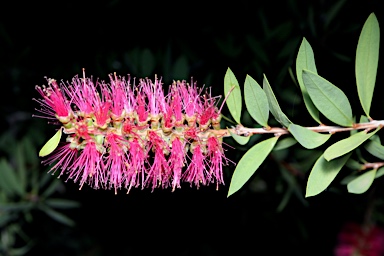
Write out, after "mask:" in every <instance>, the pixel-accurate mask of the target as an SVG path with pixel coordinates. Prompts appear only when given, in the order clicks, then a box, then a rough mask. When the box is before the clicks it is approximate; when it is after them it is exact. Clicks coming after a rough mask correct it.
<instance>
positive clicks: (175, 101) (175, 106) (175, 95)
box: [171, 84, 184, 124]
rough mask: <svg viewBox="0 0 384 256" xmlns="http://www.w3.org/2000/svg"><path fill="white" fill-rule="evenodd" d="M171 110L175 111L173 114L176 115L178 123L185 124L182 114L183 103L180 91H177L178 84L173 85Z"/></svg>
mask: <svg viewBox="0 0 384 256" xmlns="http://www.w3.org/2000/svg"><path fill="white" fill-rule="evenodd" d="M171 96H172V99H171V109H172V110H173V114H174V115H175V119H176V123H179V124H182V122H183V119H184V118H183V113H182V107H181V106H182V102H181V96H180V91H179V90H178V89H177V87H176V84H173V85H172V88H171Z"/></svg>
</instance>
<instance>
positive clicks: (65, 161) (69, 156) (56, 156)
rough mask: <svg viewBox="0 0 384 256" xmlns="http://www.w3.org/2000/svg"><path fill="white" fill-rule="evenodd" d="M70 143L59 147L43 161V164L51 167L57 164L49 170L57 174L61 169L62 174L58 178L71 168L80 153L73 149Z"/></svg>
mask: <svg viewBox="0 0 384 256" xmlns="http://www.w3.org/2000/svg"><path fill="white" fill-rule="evenodd" d="M70 145H71V144H70V143H66V144H64V145H62V146H59V147H58V148H57V149H55V151H54V152H53V153H52V155H50V156H49V157H48V158H47V159H45V160H43V161H42V163H44V164H47V165H51V164H53V163H55V162H56V161H57V162H56V164H55V165H54V166H53V167H52V168H51V169H50V170H49V172H52V173H55V172H56V171H57V170H58V169H59V168H61V172H60V174H59V176H58V177H60V176H61V175H63V173H65V172H66V171H67V170H68V169H69V168H68V167H69V166H70V165H71V164H72V163H73V161H74V160H75V159H76V157H77V154H78V151H77V149H71V147H70Z"/></svg>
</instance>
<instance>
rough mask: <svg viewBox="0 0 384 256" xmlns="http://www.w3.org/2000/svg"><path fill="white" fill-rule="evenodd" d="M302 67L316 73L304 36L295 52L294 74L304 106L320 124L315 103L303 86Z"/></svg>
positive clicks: (312, 57) (313, 60)
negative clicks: (297, 50)
mask: <svg viewBox="0 0 384 256" xmlns="http://www.w3.org/2000/svg"><path fill="white" fill-rule="evenodd" d="M303 69H307V70H311V71H312V72H313V73H316V74H317V69H316V64H315V58H314V56H313V51H312V47H311V45H310V44H309V43H308V41H307V40H306V39H305V37H304V38H303V41H302V42H301V45H300V48H299V52H298V53H297V58H296V76H297V81H298V82H299V86H300V90H301V93H302V94H303V99H304V103H305V106H306V108H307V109H308V112H309V114H310V115H311V116H312V118H313V119H315V121H316V122H318V123H319V124H321V121H320V118H319V110H318V109H317V108H316V107H315V105H313V102H312V100H311V98H310V97H309V94H308V92H307V89H306V88H305V86H304V82H303V76H302V73H303Z"/></svg>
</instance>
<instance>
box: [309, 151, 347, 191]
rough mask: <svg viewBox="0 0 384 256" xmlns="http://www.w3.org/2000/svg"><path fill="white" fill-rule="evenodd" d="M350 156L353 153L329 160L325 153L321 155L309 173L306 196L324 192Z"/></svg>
mask: <svg viewBox="0 0 384 256" xmlns="http://www.w3.org/2000/svg"><path fill="white" fill-rule="evenodd" d="M350 156H351V154H348V155H345V156H343V157H341V158H338V159H335V160H332V161H329V162H328V161H327V160H325V158H324V155H321V156H320V157H319V158H318V159H317V161H316V163H315V165H314V166H313V168H312V171H311V173H310V174H309V177H308V181H307V190H306V194H305V197H310V196H315V195H317V194H320V193H321V192H323V191H324V190H325V189H326V188H327V187H328V186H329V184H331V182H332V181H333V180H334V179H335V177H336V175H337V174H338V173H339V172H340V170H341V168H342V167H343V166H344V165H345V163H346V162H347V160H348V158H349V157H350Z"/></svg>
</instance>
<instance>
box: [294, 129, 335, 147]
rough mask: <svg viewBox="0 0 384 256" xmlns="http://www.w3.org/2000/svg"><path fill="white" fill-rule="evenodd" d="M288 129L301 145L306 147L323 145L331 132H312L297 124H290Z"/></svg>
mask: <svg viewBox="0 0 384 256" xmlns="http://www.w3.org/2000/svg"><path fill="white" fill-rule="evenodd" d="M288 130H289V131H290V133H291V134H292V135H293V137H295V139H296V140H297V141H298V142H299V143H300V144H301V145H302V146H303V147H305V148H308V149H313V148H317V147H318V146H321V145H323V144H324V143H325V142H326V141H327V140H328V139H329V138H330V137H331V134H321V133H318V132H314V131H312V130H309V129H307V128H305V127H302V126H300V125H297V124H290V125H289V126H288Z"/></svg>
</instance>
